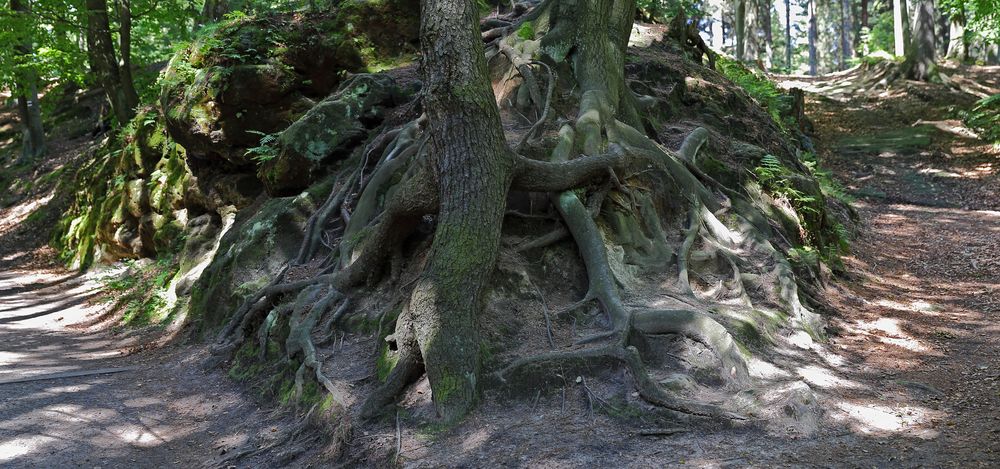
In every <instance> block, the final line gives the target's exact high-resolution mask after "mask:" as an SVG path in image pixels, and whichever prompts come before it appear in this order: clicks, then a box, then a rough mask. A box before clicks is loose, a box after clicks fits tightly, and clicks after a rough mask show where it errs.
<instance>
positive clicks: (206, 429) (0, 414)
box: [0, 271, 270, 467]
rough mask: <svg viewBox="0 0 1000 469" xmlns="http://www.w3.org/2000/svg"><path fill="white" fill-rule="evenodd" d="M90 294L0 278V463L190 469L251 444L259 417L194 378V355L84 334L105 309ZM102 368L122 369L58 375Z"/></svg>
mask: <svg viewBox="0 0 1000 469" xmlns="http://www.w3.org/2000/svg"><path fill="white" fill-rule="evenodd" d="M98 287H99V284H97V283H95V282H94V281H93V275H86V276H81V275H78V274H62V275H50V274H45V273H40V272H13V271H6V272H3V273H0V466H3V467H98V466H100V467H138V466H152V467H160V466H164V467H165V466H178V465H188V466H198V465H201V464H202V463H204V462H206V461H211V460H213V459H215V458H218V457H220V456H221V455H223V454H225V453H226V452H227V451H231V450H233V449H234V448H237V447H241V446H243V445H246V444H247V443H248V442H249V441H251V439H252V438H253V437H254V435H253V432H252V431H249V429H250V428H252V425H254V424H260V422H262V421H265V420H267V419H269V418H270V416H269V414H267V413H264V412H262V411H261V410H260V409H259V408H258V407H257V406H255V405H254V404H253V403H252V402H248V401H246V400H245V398H244V397H243V396H242V394H241V393H240V391H239V390H238V388H237V387H236V385H235V383H233V382H231V381H230V380H229V379H227V378H225V377H223V376H220V375H218V374H206V373H205V372H203V371H201V370H200V368H199V367H198V366H197V357H199V356H202V355H203V354H204V351H203V350H201V349H194V348H187V349H185V348H170V349H167V350H165V351H154V352H153V353H139V354H134V353H133V350H134V349H135V348H134V347H133V344H134V342H135V341H136V340H141V339H142V338H143V337H146V339H147V340H148V339H149V338H148V336H142V335H130V334H119V335H112V334H108V333H106V332H101V331H95V330H90V328H89V327H86V324H88V323H89V322H91V321H92V320H93V318H94V317H95V316H100V315H102V314H103V310H104V309H105V308H106V306H107V304H100V303H97V304H95V303H93V302H92V301H90V300H92V299H93V297H94V295H95V292H96V290H97V289H98ZM81 325H84V327H81ZM123 367H128V368H123ZM102 370H126V371H121V372H117V373H113V374H107V373H103V372H102V373H98V374H85V375H81V376H65V375H64V374H63V373H65V372H78V373H87V372H92V371H102ZM54 373H59V375H56V376H63V377H56V378H50V377H51V376H53V374H54ZM12 381H17V382H12Z"/></svg>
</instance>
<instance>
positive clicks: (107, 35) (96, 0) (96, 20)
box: [85, 0, 139, 125]
mask: <svg viewBox="0 0 1000 469" xmlns="http://www.w3.org/2000/svg"><path fill="white" fill-rule="evenodd" d="M85 5H86V8H87V11H86V17H87V58H88V61H89V62H90V68H91V70H92V71H93V72H94V74H95V75H96V77H97V82H98V84H100V85H101V87H102V88H104V92H105V93H107V95H108V100H109V101H110V102H111V109H112V110H113V111H114V113H115V117H117V118H118V122H119V123H120V124H122V125H124V124H125V123H127V122H128V121H130V120H132V117H133V116H134V115H135V107H136V106H137V105H138V104H139V99H138V94H137V93H136V92H135V86H134V84H133V83H132V82H131V81H127V82H126V81H124V80H123V79H122V71H121V67H120V66H119V64H118V59H117V57H116V56H115V46H114V42H113V41H112V39H111V24H110V21H109V20H108V5H107V3H105V0H86V4H85ZM128 76H131V74H128Z"/></svg>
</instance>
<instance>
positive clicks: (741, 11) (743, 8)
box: [736, 0, 747, 61]
mask: <svg viewBox="0 0 1000 469" xmlns="http://www.w3.org/2000/svg"><path fill="white" fill-rule="evenodd" d="M746 29H747V0H736V60H740V61H742V60H745V59H746V56H745V54H746Z"/></svg>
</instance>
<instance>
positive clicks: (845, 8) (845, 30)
mask: <svg viewBox="0 0 1000 469" xmlns="http://www.w3.org/2000/svg"><path fill="white" fill-rule="evenodd" d="M851 29H852V28H851V0H842V1H841V3H840V68H841V70H844V69H846V68H847V66H848V63H849V62H850V60H851V56H852V55H853V53H852V52H851Z"/></svg>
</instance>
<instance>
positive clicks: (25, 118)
mask: <svg viewBox="0 0 1000 469" xmlns="http://www.w3.org/2000/svg"><path fill="white" fill-rule="evenodd" d="M10 9H11V11H13V12H15V13H17V14H23V15H30V14H31V8H30V5H29V4H28V3H27V2H26V1H21V0H11V2H10ZM14 49H15V50H16V51H17V54H18V55H20V56H22V57H30V56H31V55H32V49H33V44H32V41H31V38H30V37H26V38H23V40H22V41H21V43H20V44H18V45H15V46H14ZM18 82H19V83H18V84H17V89H16V90H14V91H15V92H16V93H17V111H18V117H19V118H20V120H21V125H23V126H24V129H23V131H22V132H23V135H24V137H23V139H22V145H21V157H20V158H19V159H18V161H19V162H21V163H25V162H28V161H31V160H33V159H35V158H37V157H39V156H41V155H42V154H44V153H45V129H44V128H43V126H42V111H41V107H40V106H39V103H38V74H37V73H35V70H34V69H33V68H31V67H28V68H27V69H25V70H24V72H23V73H22V74H21V76H20V77H18Z"/></svg>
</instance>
